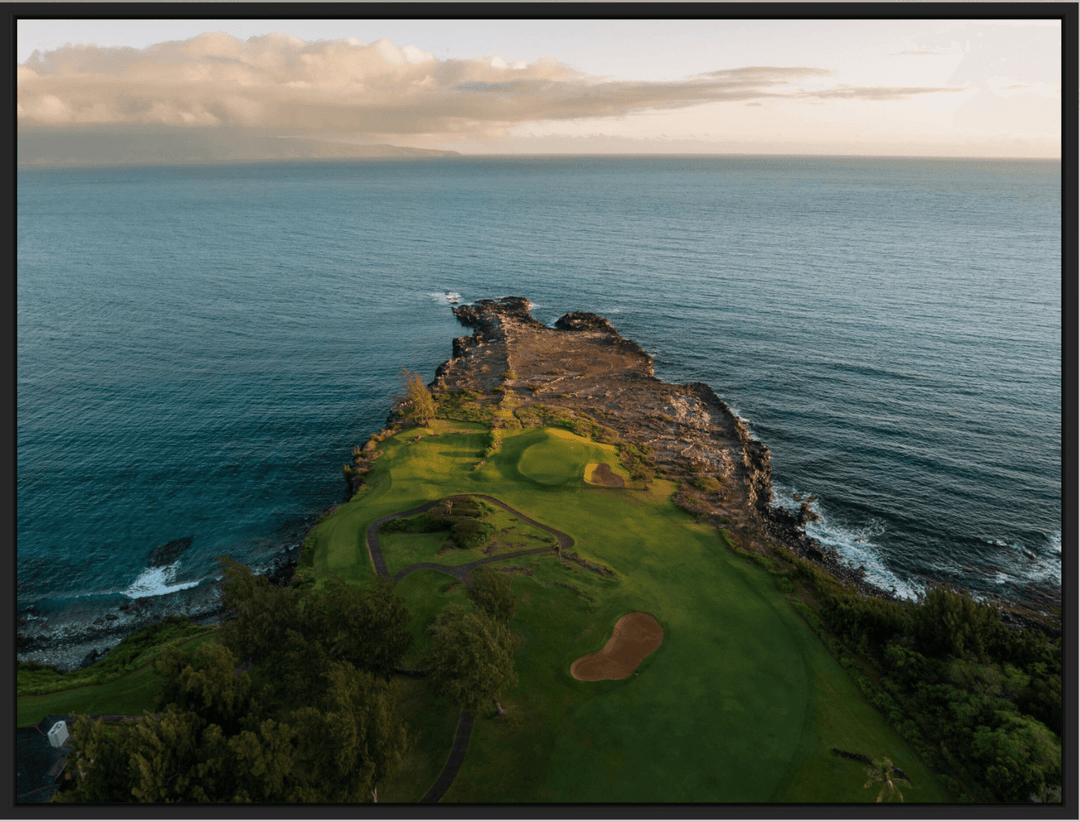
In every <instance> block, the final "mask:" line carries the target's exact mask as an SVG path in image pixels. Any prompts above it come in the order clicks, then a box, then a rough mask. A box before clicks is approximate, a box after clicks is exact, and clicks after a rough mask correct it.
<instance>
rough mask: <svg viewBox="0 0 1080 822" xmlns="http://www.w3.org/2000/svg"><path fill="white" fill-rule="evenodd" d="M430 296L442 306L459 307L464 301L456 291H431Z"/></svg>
mask: <svg viewBox="0 0 1080 822" xmlns="http://www.w3.org/2000/svg"><path fill="white" fill-rule="evenodd" d="M428 296H429V297H431V299H433V300H434V301H435V302H437V303H439V304H440V305H457V304H458V303H460V302H461V301H462V300H461V295H460V294H458V293H457V292H456V291H429V292H428Z"/></svg>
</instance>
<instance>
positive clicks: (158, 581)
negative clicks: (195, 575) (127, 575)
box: [121, 562, 199, 599]
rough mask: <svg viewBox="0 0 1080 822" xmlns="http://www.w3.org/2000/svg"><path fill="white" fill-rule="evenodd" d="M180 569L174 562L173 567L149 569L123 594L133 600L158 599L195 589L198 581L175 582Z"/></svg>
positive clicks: (177, 563)
mask: <svg viewBox="0 0 1080 822" xmlns="http://www.w3.org/2000/svg"><path fill="white" fill-rule="evenodd" d="M179 567H180V563H179V562H174V563H173V564H172V565H165V566H161V567H158V568H147V569H146V570H145V571H143V572H142V573H141V574H139V577H138V579H136V580H135V581H134V582H133V583H131V586H130V587H129V588H128V589H127V590H125V591H121V593H122V594H124V595H125V596H128V597H131V598H132V599H138V598H139V597H156V596H161V595H162V594H171V593H172V592H173V591H182V590H184V589H185V588H194V587H195V586H196V585H198V584H199V581H198V580H196V581H195V582H174V580H175V579H176V570H177V568H179Z"/></svg>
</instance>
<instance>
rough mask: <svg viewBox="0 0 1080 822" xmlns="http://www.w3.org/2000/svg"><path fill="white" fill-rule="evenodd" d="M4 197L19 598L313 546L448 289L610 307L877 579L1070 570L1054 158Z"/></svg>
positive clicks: (370, 165) (179, 574)
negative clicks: (319, 523) (10, 280)
mask: <svg viewBox="0 0 1080 822" xmlns="http://www.w3.org/2000/svg"><path fill="white" fill-rule="evenodd" d="M17 219H18V223H17V225H18V229H17V232H18V233H17V243H18V249H17V262H18V272H17V274H18V326H17V340H18V360H17V365H18V601H19V605H20V607H25V606H26V605H29V604H30V603H36V604H37V605H38V607H39V608H43V609H49V608H53V607H57V606H59V605H62V604H63V603H65V602H69V601H70V600H71V599H72V598H77V597H84V596H86V595H93V594H115V593H117V592H126V593H128V594H129V595H131V596H136V595H139V594H144V593H149V592H154V591H163V590H167V589H169V588H175V587H176V586H178V585H183V584H188V583H193V582H197V581H198V580H200V579H204V578H206V577H209V576H213V575H214V574H215V572H216V568H217V566H216V558H217V557H218V556H219V555H220V554H222V553H228V554H229V555H231V556H234V557H236V558H238V559H241V560H243V561H245V562H249V563H252V564H254V565H257V566H258V565H260V564H265V563H266V562H267V561H268V560H269V559H271V558H272V557H273V556H275V555H276V554H277V553H278V552H279V551H280V550H281V547H282V545H283V544H285V543H287V542H289V541H290V540H291V541H292V542H293V544H295V542H296V539H297V537H298V535H299V534H300V533H302V531H303V528H304V525H305V524H306V523H307V522H309V521H310V520H311V518H312V517H314V516H316V515H317V514H318V513H319V512H321V511H322V510H323V509H324V508H325V507H326V506H327V505H330V504H332V503H335V502H338V501H340V499H341V497H342V492H343V488H344V485H343V482H342V479H341V474H340V466H341V464H342V463H344V462H347V461H348V460H349V459H350V451H351V449H352V447H353V446H354V445H358V444H361V443H362V442H363V441H364V440H365V438H366V436H367V434H368V433H370V432H371V431H373V430H377V429H378V428H379V427H381V425H382V423H383V421H384V420H385V417H386V413H387V410H388V407H389V403H390V401H391V395H392V394H393V393H394V392H395V391H396V390H397V389H398V387H399V380H398V376H397V375H398V372H399V369H400V368H401V367H402V366H406V367H408V368H410V369H414V370H417V371H419V372H420V373H421V374H422V375H424V376H425V378H426V379H430V378H431V377H433V375H434V370H435V368H436V366H437V365H438V364H439V363H440V362H442V361H443V360H445V359H447V358H448V357H449V356H450V353H451V339H452V338H453V337H455V336H461V335H462V334H465V333H468V332H467V330H466V329H463V328H462V327H461V326H460V325H458V324H457V322H456V320H455V319H454V318H453V315H452V314H451V311H450V308H449V306H448V305H447V303H446V300H445V292H446V291H448V290H449V291H453V292H457V293H459V294H460V295H461V298H462V300H463V302H468V301H472V300H475V299H480V298H484V297H500V296H506V295H511V294H512V295H517V296H524V297H527V298H529V299H530V300H532V301H533V303H534V304H535V306H536V308H535V309H534V312H533V313H534V316H536V317H537V319H539V320H541V321H543V322H548V323H551V322H553V321H554V320H555V319H556V318H557V317H559V316H560V315H562V314H563V313H565V312H566V311H571V310H580V311H592V312H595V313H598V314H601V315H604V316H606V317H608V318H609V319H611V320H612V322H614V323H615V325H616V327H617V328H618V329H619V330H620V332H621V333H622V334H623V335H624V336H627V337H630V338H632V339H635V340H637V341H638V342H639V343H640V344H641V345H642V346H643V347H644V348H645V349H646V350H647V351H648V352H649V353H650V354H652V355H653V356H654V357H655V361H656V372H657V376H659V377H661V378H662V379H665V380H668V381H671V382H688V381H701V382H706V383H709V384H710V385H712V386H713V387H714V388H715V390H716V391H717V393H718V394H719V395H720V396H721V397H723V398H724V399H725V400H726V401H727V402H728V403H729V404H730V405H732V406H733V407H734V408H736V409H737V410H738V412H739V413H740V414H741V415H742V416H744V417H745V418H746V419H747V420H748V422H749V425H750V427H751V430H752V431H753V432H754V434H755V435H756V436H757V437H758V438H760V439H761V440H763V441H764V442H765V443H766V444H767V445H768V446H769V448H770V449H771V450H772V453H773V464H774V473H775V480H776V483H777V491H778V497H779V498H780V499H781V500H788V501H790V499H791V494H792V493H793V492H796V491H797V492H800V493H804V494H806V493H813V494H816V495H817V497H818V500H817V502H816V503H815V508H816V510H818V512H819V513H821V514H822V515H823V519H822V520H821V522H819V523H817V524H816V525H815V526H812V527H811V533H812V534H814V535H815V536H818V537H819V538H821V539H823V540H824V541H826V542H830V543H832V544H836V545H838V546H839V547H840V550H841V552H842V553H843V554H844V555H845V556H846V557H848V559H849V560H850V561H851V562H852V563H854V564H856V565H859V564H863V565H865V566H866V567H867V569H868V571H869V572H870V576H871V579H872V580H874V581H875V582H877V583H878V584H881V585H883V586H884V587H886V588H888V587H896V588H897V590H898V591H899V592H900V593H902V594H905V595H912V594H914V593H915V592H917V591H919V590H921V589H922V588H923V586H924V584H925V583H924V580H923V578H924V577H930V578H934V579H943V580H949V581H954V582H957V583H960V584H963V585H967V586H970V587H972V588H973V589H974V590H976V591H983V592H992V593H996V594H999V595H1003V596H1007V597H1021V596H1023V587H1024V585H1025V584H1027V583H1030V582H1045V581H1047V580H1050V581H1056V582H1058V583H1060V574H1061V571H1060V567H1061V456H1060V452H1061V257H1060V246H1061V178H1060V164H1059V163H1057V162H1043V161H971V160H968V161H955V160H923V159H909V160H908V159H868V158H862V159H860V158H768V157H758V158H753V157H724V158H649V159H640V158H635V159H630V158H622V159H616V158H613V159H600V158H548V159H521V160H515V159H494V158H492V159H481V158H472V159H470V158H462V159H455V160H450V161H447V160H437V161H426V160H419V161H407V162H398V161H380V162H320V163H290V164H242V165H233V166H179V167H155V168H108V169H102V168H81V169H53V170H46V169H34V170H20V171H19V173H18V215H17ZM790 504H793V503H790ZM189 535H191V536H194V537H195V540H194V543H193V544H192V547H191V549H190V550H189V551H188V552H187V553H185V555H184V557H183V558H182V560H181V562H180V564H179V565H178V566H176V567H173V568H170V569H168V570H165V571H158V572H155V573H151V572H149V571H148V562H147V561H148V556H149V553H150V551H151V550H152V549H153V548H154V547H156V546H158V545H160V544H162V543H164V542H167V541H169V540H173V539H177V538H179V537H184V536H189ZM860 540H861V541H860ZM1070 550H1071V549H1070ZM1022 551H1027V552H1029V553H1030V554H1031V555H1033V556H1034V557H1035V559H1034V560H1032V559H1029V558H1028V557H1026V556H1025V555H1024V554H1023V553H1022Z"/></svg>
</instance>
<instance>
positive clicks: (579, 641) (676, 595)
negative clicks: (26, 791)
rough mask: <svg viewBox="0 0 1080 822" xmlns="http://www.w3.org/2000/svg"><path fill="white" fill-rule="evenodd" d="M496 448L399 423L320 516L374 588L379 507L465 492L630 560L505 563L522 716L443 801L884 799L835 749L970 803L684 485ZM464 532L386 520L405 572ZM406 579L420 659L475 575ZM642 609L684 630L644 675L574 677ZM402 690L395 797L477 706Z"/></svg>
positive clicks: (474, 554)
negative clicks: (430, 630)
mask: <svg viewBox="0 0 1080 822" xmlns="http://www.w3.org/2000/svg"><path fill="white" fill-rule="evenodd" d="M418 435H423V436H422V437H421V438H420V439H419V440H418V441H416V442H412V440H414V439H416V437H417V436H418ZM486 447H487V434H486V429H485V428H484V427H483V426H480V425H471V424H468V423H460V422H449V423H447V422H442V421H436V422H435V423H433V425H432V427H431V428H430V429H426V430H424V429H412V430H408V431H403V432H400V433H399V434H397V435H394V436H392V437H389V438H388V439H386V440H384V441H383V442H381V443H380V444H379V448H380V449H381V450H382V452H383V455H382V457H381V458H380V459H379V460H378V461H377V462H376V463H375V466H374V468H373V470H372V471H371V473H370V474H369V475H368V477H367V484H366V486H365V487H364V488H363V489H362V490H361V491H360V492H359V493H358V494H357V496H356V497H354V499H353V500H351V501H350V502H348V503H346V504H345V505H343V506H341V507H339V508H338V509H337V510H336V511H335V512H334V513H333V514H332V515H331V516H329V517H328V518H327V519H326V520H325V521H323V522H322V523H321V524H320V525H319V526H317V527H316V528H315V529H314V531H313V532H312V536H313V539H314V544H315V555H314V567H315V571H316V574H317V575H318V577H320V578H325V577H326V575H328V574H329V573H335V574H338V575H340V576H341V577H343V578H344V579H345V580H346V581H348V582H350V583H352V584H359V585H369V584H371V583H373V582H374V579H375V574H374V570H373V568H372V565H371V562H370V558H369V554H368V549H367V546H366V531H367V528H368V526H369V525H370V524H371V523H372V522H374V521H375V520H376V519H377V518H379V517H381V516H385V515H387V514H393V513H398V512H402V511H406V510H409V509H412V508H416V507H418V506H420V505H422V504H424V503H426V502H429V501H432V500H436V499H440V498H442V497H446V496H449V495H451V494H467V493H481V494H488V495H491V496H493V497H495V498H497V499H499V500H501V501H502V502H504V503H506V504H507V505H510V506H512V507H513V508H516V509H518V510H519V511H521V512H522V513H523V514H524V515H526V516H528V517H530V518H532V519H534V520H536V521H538V522H540V523H543V524H545V525H547V526H550V527H552V528H556V529H558V530H560V531H562V532H565V533H567V534H569V535H570V536H572V537H573V539H574V540H575V546H574V551H576V552H577V553H578V554H580V555H581V556H582V557H584V558H586V559H587V560H588V561H590V562H594V563H598V564H600V565H603V566H605V567H607V568H609V569H611V570H612V571H613V572H614V574H615V576H614V577H611V576H608V575H602V574H599V573H597V572H595V571H593V570H590V569H588V568H586V567H584V566H582V565H580V564H577V563H575V562H573V561H570V560H560V559H559V558H558V557H557V556H556V555H554V554H539V555H530V556H526V557H519V558H516V559H512V560H506V561H501V562H497V563H495V567H500V566H508V565H513V566H519V567H520V568H525V569H527V572H522V571H518V572H515V575H514V578H513V582H512V585H513V589H514V592H515V594H516V597H517V602H518V611H517V615H516V617H515V618H514V619H513V620H512V621H511V623H510V626H511V629H512V631H513V633H514V635H515V637H516V638H517V642H518V646H519V647H518V651H517V654H516V657H515V669H516V672H517V675H518V682H517V684H516V685H515V686H513V687H511V688H509V689H507V690H506V691H505V692H504V693H503V694H502V695H501V697H500V701H501V703H502V705H503V707H504V708H506V709H507V711H508V714H507V716H505V717H500V718H495V717H494V716H493V715H492V713H491V712H484V713H483V714H482V715H480V716H478V717H477V718H476V722H475V725H474V728H473V734H472V738H471V741H470V746H469V751H468V754H467V756H466V758H465V762H464V764H463V766H462V768H461V770H460V772H459V773H458V775H457V778H456V780H455V782H454V784H453V785H452V786H451V788H450V790H449V792H448V793H447V794H446V795H445V797H444V798H443V800H442V801H444V802H462V803H493V802H507V803H511V802H565V803H585V802H597V803H611V802H632V803H671V802H704V803H734V802H754V803H757V802H798V803H804V802H829V803H840V802H872V801H873V799H874V797H875V796H876V793H875V792H873V791H870V790H864V789H863V788H862V785H863V784H864V783H865V781H866V776H865V772H864V768H863V766H861V765H860V764H859V763H857V762H853V761H851V760H846V759H841V758H839V757H836V756H834V755H833V754H832V753H831V750H832V749H833V748H841V749H844V750H848V751H854V752H859V753H864V754H867V755H870V756H880V755H888V756H889V757H890V758H891V759H892V760H893V762H894V763H895V764H896V765H897V766H898V767H900V768H902V769H903V770H905V771H906V772H907V773H908V775H909V776H910V777H911V781H912V786H911V788H909V789H905V790H904V795H905V798H906V799H907V800H908V801H909V802H912V801H915V802H948V801H950V800H951V797H950V796H949V795H948V794H947V793H946V792H945V790H944V789H943V788H942V786H941V785H940V784H939V783H938V782H937V780H936V778H935V776H934V775H933V774H932V773H930V772H929V771H928V770H927V768H926V767H925V766H924V765H923V763H922V762H921V761H920V760H919V759H918V758H917V756H916V755H915V754H914V752H913V751H912V750H911V749H910V748H909V746H908V745H907V744H906V743H905V742H904V741H903V740H902V739H901V738H900V737H899V736H898V735H897V734H896V733H895V732H894V731H893V730H892V729H891V728H890V726H889V725H888V723H887V722H886V721H885V719H884V718H883V717H882V716H881V715H880V713H879V712H878V711H877V710H876V709H874V708H873V707H872V706H871V705H870V704H869V703H868V702H867V701H866V700H865V699H864V698H863V696H862V694H861V693H860V692H859V690H858V688H857V686H856V685H855V683H854V682H853V681H852V680H851V678H850V677H849V676H848V674H847V673H846V672H845V671H844V670H843V669H842V668H841V667H840V665H839V664H837V663H836V662H835V660H833V659H832V657H830V656H829V654H828V652H827V650H826V649H825V647H824V646H823V645H822V643H821V642H820V641H819V640H818V638H817V637H816V636H815V635H814V634H813V632H812V631H811V630H810V629H809V628H808V627H807V626H806V625H805V624H804V623H803V622H802V620H801V619H800V617H799V616H798V614H797V613H796V611H795V610H794V609H793V608H792V607H791V606H790V605H789V604H788V602H787V600H785V599H784V597H783V595H782V594H781V592H780V591H779V590H778V589H777V586H776V584H775V583H774V579H773V577H771V576H770V575H769V574H768V573H767V572H766V571H765V570H763V569H762V568H760V567H758V566H757V565H755V564H752V563H749V562H747V561H746V559H744V558H743V557H742V556H740V555H738V554H736V553H735V552H733V551H732V550H730V547H729V544H728V543H727V541H726V539H725V537H724V535H723V534H721V533H717V532H716V531H713V530H711V529H708V528H705V527H703V526H699V525H697V524H696V523H695V522H694V520H693V519H692V518H691V517H690V516H689V515H687V514H686V513H684V512H683V511H681V510H679V509H678V508H677V507H675V505H674V504H673V503H672V502H671V501H670V496H671V493H672V491H673V483H671V482H668V481H664V480H656V481H654V482H652V483H650V485H649V490H648V492H645V491H642V490H632V489H630V488H619V489H616V488H600V487H593V486H589V485H587V484H586V483H585V481H584V477H585V472H586V469H587V466H589V465H590V464H595V463H607V464H608V465H609V466H611V469H612V471H613V472H614V473H616V474H618V475H619V476H623V477H624V479H625V478H626V474H625V471H624V470H623V469H622V467H621V465H619V460H618V454H617V449H616V448H615V447H614V446H607V445H603V444H599V443H595V442H591V441H589V440H587V439H585V438H582V437H579V436H576V435H574V434H571V433H569V432H567V431H563V430H558V429H525V430H520V431H504V432H503V442H502V445H501V447H500V448H499V450H498V451H497V452H496V453H495V454H494V455H492V456H491V457H489V458H488V459H487V460H486V461H484V463H483V465H481V466H479V467H477V464H478V463H479V462H480V460H481V455H482V453H483V452H484V450H485V448H486ZM490 521H492V522H493V523H495V524H496V526H497V527H498V529H499V531H498V534H497V535H496V540H497V541H498V542H499V543H500V545H501V548H500V552H501V551H505V552H510V551H518V550H526V549H528V548H532V547H537V546H540V545H542V544H544V542H545V541H549V540H550V539H551V536H550V535H549V534H546V533H545V532H543V531H541V530H539V529H536V528H534V527H532V526H530V525H528V524H527V523H525V522H523V521H522V520H521V519H519V518H517V517H514V515H512V514H508V513H506V512H503V511H501V510H500V511H498V512H497V514H495V515H492V517H491V518H490ZM445 539H446V533H445V532H443V533H434V534H384V535H382V536H381V537H380V541H381V543H382V545H383V550H384V555H385V557H386V559H387V564H388V567H389V569H390V573H391V574H393V573H394V572H395V571H396V570H398V569H401V568H404V567H406V566H408V565H411V564H413V563H415V562H425V561H428V562H439V563H440V564H444V565H452V564H461V563H463V562H470V561H473V560H475V559H478V558H481V557H483V556H485V555H484V554H483V553H482V552H481V551H475V550H468V551H462V550H454V551H450V552H447V553H444V554H441V555H438V554H437V553H436V552H437V551H438V548H439V547H440V546H441V545H442V544H443V542H444V541H445ZM518 543H525V544H524V545H521V544H518ZM395 592H396V593H397V594H399V595H400V596H402V597H403V598H404V600H405V602H406V604H407V606H408V608H409V610H410V611H411V612H412V614H413V616H412V620H411V623H410V630H411V632H412V634H413V637H414V640H415V644H414V648H413V649H412V651H411V652H410V654H409V655H408V657H407V658H406V659H405V660H403V665H405V666H406V667H417V666H419V665H421V664H422V662H423V656H424V652H425V650H426V649H427V648H428V647H429V643H430V638H429V637H428V636H427V634H426V633H425V628H426V626H427V625H428V624H429V623H430V621H431V619H432V618H433V617H434V616H435V615H436V614H437V613H439V612H441V611H442V610H443V609H445V608H446V607H447V605H449V604H451V603H459V604H462V605H467V598H466V596H465V589H464V588H463V586H461V585H460V584H459V583H458V582H457V581H456V580H455V579H453V578H452V577H450V576H449V575H447V574H445V573H442V572H439V571H434V570H419V571H415V572H413V573H411V574H409V575H408V576H407V577H405V578H404V579H403V580H402V581H401V582H400V583H398V584H397V586H396V587H395ZM630 611H645V612H647V613H649V614H652V615H653V616H654V617H655V618H656V619H657V620H658V621H659V623H660V625H661V626H662V628H663V630H664V638H663V642H662V644H661V645H660V647H659V648H658V649H657V650H656V651H655V652H653V653H652V654H650V655H649V656H648V657H647V658H646V659H645V660H644V661H643V662H642V663H641V665H640V675H639V676H630V677H628V678H626V679H623V680H603V681H597V682H582V681H579V680H576V679H574V678H573V677H572V676H571V675H570V666H571V664H572V663H573V662H574V660H576V659H578V658H579V657H581V656H584V655H586V654H590V653H593V652H595V651H598V650H599V649H600V648H602V647H603V646H604V643H605V642H606V641H607V640H608V638H609V637H610V636H611V632H612V629H613V627H614V625H615V623H616V622H617V621H618V619H619V618H620V617H621V616H622V615H624V614H626V613H628V612H630ZM211 639H212V635H207V636H204V637H199V638H197V639H194V640H191V641H190V642H188V643H187V644H186V645H185V646H184V647H185V648H187V649H188V650H190V649H192V648H193V647H194V646H195V645H196V644H198V643H199V642H204V641H210V640H211ZM153 680H154V675H153V673H152V671H151V669H150V668H149V667H148V666H147V667H143V668H141V669H139V670H137V671H135V672H133V673H131V674H128V675H126V676H124V677H121V678H119V679H117V680H114V681H112V682H108V683H105V684H101V685H97V686H93V687H85V688H76V689H72V690H68V691H64V692H61V693H56V694H47V695H44V696H35V697H23V698H20V699H19V702H18V723H19V724H20V725H23V724H29V723H32V722H35V721H38V720H40V719H41V718H42V717H43V716H45V715H46V714H50V713H121V714H138V713H141V712H143V711H144V710H152V709H153V685H154V682H153ZM401 687H402V702H401V712H402V716H403V717H404V718H405V719H406V720H407V721H408V722H409V723H410V725H411V726H412V727H413V729H414V732H415V733H416V734H417V745H416V746H415V747H414V749H413V751H412V752H411V753H410V755H409V757H408V760H407V761H406V763H405V767H404V768H403V769H402V770H401V771H400V772H399V773H397V774H395V775H394V776H393V777H392V778H391V779H388V780H386V782H385V784H382V785H380V786H379V794H380V795H379V798H380V800H381V801H383V802H415V801H417V800H418V799H420V798H421V797H422V796H423V795H424V793H425V792H426V791H427V790H428V789H429V788H430V787H431V785H432V783H433V782H434V780H435V778H436V777H437V776H438V774H439V772H440V770H441V769H442V767H443V765H444V763H445V762H446V758H447V755H448V754H449V750H450V746H451V743H452V740H453V736H454V732H455V728H456V723H457V717H458V710H457V709H456V708H455V707H453V706H451V705H449V704H447V703H445V702H442V701H440V700H438V699H435V698H434V697H433V695H432V694H431V693H430V690H429V686H428V684H427V682H426V681H425V680H412V679H404V678H403V679H402V680H401Z"/></svg>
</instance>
